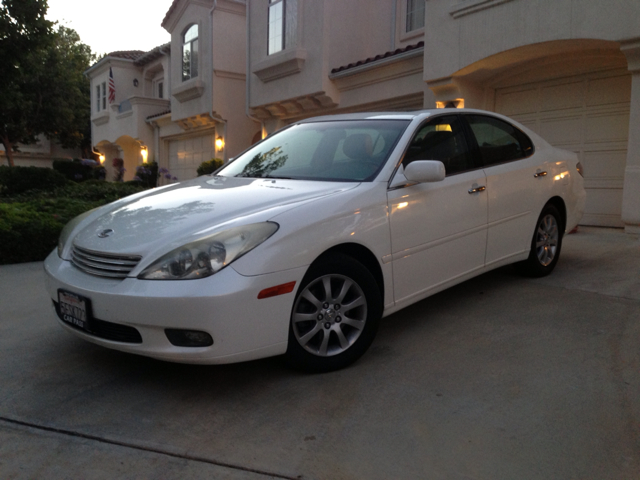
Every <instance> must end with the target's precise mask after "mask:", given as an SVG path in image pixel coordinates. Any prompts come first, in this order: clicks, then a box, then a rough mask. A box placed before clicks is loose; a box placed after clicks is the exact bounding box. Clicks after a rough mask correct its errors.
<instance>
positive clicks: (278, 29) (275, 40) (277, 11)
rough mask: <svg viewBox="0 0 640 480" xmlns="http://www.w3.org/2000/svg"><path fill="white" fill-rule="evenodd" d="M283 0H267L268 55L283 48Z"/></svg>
mask: <svg viewBox="0 0 640 480" xmlns="http://www.w3.org/2000/svg"><path fill="white" fill-rule="evenodd" d="M284 3H285V0H269V52H268V53H269V55H271V54H272V53H276V52H279V51H280V50H283V49H284V13H285V12H284Z"/></svg>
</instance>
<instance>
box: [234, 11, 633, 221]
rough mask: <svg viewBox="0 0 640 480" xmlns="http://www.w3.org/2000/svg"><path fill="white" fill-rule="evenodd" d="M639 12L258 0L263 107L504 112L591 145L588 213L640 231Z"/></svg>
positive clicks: (252, 19) (282, 118)
mask: <svg viewBox="0 0 640 480" xmlns="http://www.w3.org/2000/svg"><path fill="white" fill-rule="evenodd" d="M374 3H375V8H372V7H373V6H374V5H373V4H374ZM639 18H640V2H636V1H633V2H632V1H628V0H606V1H605V0H580V1H576V0H538V1H530V0H426V1H425V0H377V1H376V2H370V1H366V0H313V1H309V0H252V1H251V2H249V3H248V25H249V27H248V45H247V48H248V50H247V54H248V63H249V72H250V74H249V76H248V83H249V88H248V95H247V103H248V106H249V112H250V114H251V115H252V116H254V117H256V118H258V119H260V120H261V121H262V123H263V126H264V129H265V132H266V133H271V132H273V131H275V130H276V129H278V128H281V127H282V126H284V125H286V124H288V123H291V122H293V121H295V120H297V119H299V118H304V117H309V116H312V115H321V114H327V113H338V112H353V111H364V110H413V109H419V108H433V107H436V106H437V107H445V106H448V107H458V108H461V107H467V108H482V109H486V110H491V111H496V112H500V113H504V114H506V115H509V116H511V117H513V118H515V119H517V120H519V121H520V122H522V123H523V124H525V125H527V126H528V127H530V128H532V129H533V130H535V131H536V132H538V133H540V134H541V135H542V136H543V137H545V138H546V139H547V140H548V141H550V142H551V143H552V144H553V145H556V146H560V147H563V148H566V149H569V150H573V151H575V152H577V153H578V155H579V156H580V159H581V162H582V163H583V165H584V168H585V180H586V188H587V192H588V204H587V211H586V214H585V217H584V219H583V223H584V224H588V225H601V226H616V227H622V226H624V227H625V228H626V229H627V231H629V232H635V233H640V135H639V133H640V22H638V19H639Z"/></svg>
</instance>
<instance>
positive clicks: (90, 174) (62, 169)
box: [53, 158, 107, 182]
mask: <svg viewBox="0 0 640 480" xmlns="http://www.w3.org/2000/svg"><path fill="white" fill-rule="evenodd" d="M53 169H54V170H55V171H57V172H59V173H60V174H62V175H63V176H64V177H65V178H66V179H67V180H71V181H73V182H85V181H87V180H92V179H95V180H101V179H102V180H104V178H105V176H106V175H107V171H106V170H105V168H104V167H103V166H102V165H99V164H94V163H93V162H91V161H90V160H79V159H77V158H76V159H73V160H66V159H56V160H54V161H53Z"/></svg>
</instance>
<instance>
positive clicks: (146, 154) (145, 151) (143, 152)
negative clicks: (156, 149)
mask: <svg viewBox="0 0 640 480" xmlns="http://www.w3.org/2000/svg"><path fill="white" fill-rule="evenodd" d="M140 155H142V162H143V163H147V158H149V150H148V149H147V147H145V146H142V147H140Z"/></svg>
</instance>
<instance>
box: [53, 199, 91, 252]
mask: <svg viewBox="0 0 640 480" xmlns="http://www.w3.org/2000/svg"><path fill="white" fill-rule="evenodd" d="M98 208H100V207H98ZM94 210H97V209H96V208H92V209H91V210H89V211H87V212H84V213H81V214H80V215H78V216H77V217H75V218H74V219H72V220H70V221H69V223H67V224H66V225H65V226H64V228H63V229H62V232H60V236H59V237H58V256H59V257H60V258H62V251H63V250H64V246H65V245H66V244H67V241H68V240H69V235H71V232H73V229H74V228H76V227H77V226H78V224H79V223H80V222H81V221H82V220H84V219H85V218H87V217H88V216H89V215H91V214H92V213H93V211H94Z"/></svg>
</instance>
